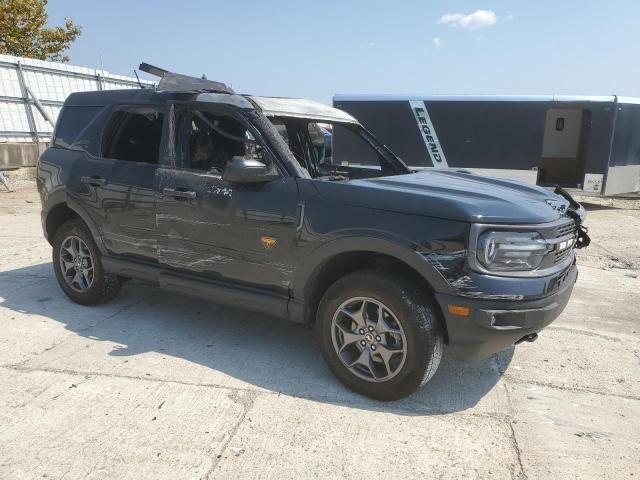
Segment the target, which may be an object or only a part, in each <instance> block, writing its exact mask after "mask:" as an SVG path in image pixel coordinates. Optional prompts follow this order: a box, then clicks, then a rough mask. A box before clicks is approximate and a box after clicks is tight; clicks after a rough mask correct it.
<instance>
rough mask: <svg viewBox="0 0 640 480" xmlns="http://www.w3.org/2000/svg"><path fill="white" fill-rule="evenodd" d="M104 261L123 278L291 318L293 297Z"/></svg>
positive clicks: (157, 268)
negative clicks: (289, 312)
mask: <svg viewBox="0 0 640 480" xmlns="http://www.w3.org/2000/svg"><path fill="white" fill-rule="evenodd" d="M101 260H102V266H103V267H104V269H105V270H106V271H107V272H110V273H115V274H116V275H120V276H122V277H128V278H135V279H137V280H143V281H146V282H150V283H154V284H156V285H159V286H160V288H163V289H166V290H169V291H172V292H175V293H179V294H182V295H187V296H191V297H195V298H199V299H202V300H207V301H211V302H215V303H219V304H222V305H228V306H231V307H236V308H240V309H245V310H252V311H256V312H260V313H265V314H267V315H273V316H276V317H280V318H283V319H289V315H288V312H287V304H288V302H289V298H288V297H286V296H284V295H277V294H274V293H271V292H266V291H264V290H260V289H257V288H251V287H246V286H243V285H230V284H223V283H220V282H212V281H207V280H203V279H201V278H198V277H195V276H192V275H188V274H180V273H176V272H172V271H168V270H165V269H163V268H162V267H160V266H157V265H151V264H146V263H142V262H136V261H133V260H123V259H121V258H115V257H108V256H104V257H102V259H101Z"/></svg>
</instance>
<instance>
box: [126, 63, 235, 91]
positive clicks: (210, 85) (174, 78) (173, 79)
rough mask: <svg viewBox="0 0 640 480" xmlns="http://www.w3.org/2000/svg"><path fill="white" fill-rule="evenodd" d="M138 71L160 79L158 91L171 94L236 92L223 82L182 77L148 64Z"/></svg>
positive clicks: (141, 65) (142, 65) (141, 66)
mask: <svg viewBox="0 0 640 480" xmlns="http://www.w3.org/2000/svg"><path fill="white" fill-rule="evenodd" d="M138 70H140V71H142V72H146V73H148V74H150V75H155V76H156V77H160V81H159V82H158V87H157V89H158V90H165V91H171V92H215V93H229V94H234V93H236V92H234V91H233V89H232V88H231V87H229V86H227V85H225V84H224V83H222V82H214V81H212V80H206V79H203V78H196V77H190V76H188V75H181V74H179V73H173V72H170V71H168V70H165V69H163V68H159V67H154V66H153V65H150V64H148V63H144V62H142V63H141V64H140V66H139V67H138Z"/></svg>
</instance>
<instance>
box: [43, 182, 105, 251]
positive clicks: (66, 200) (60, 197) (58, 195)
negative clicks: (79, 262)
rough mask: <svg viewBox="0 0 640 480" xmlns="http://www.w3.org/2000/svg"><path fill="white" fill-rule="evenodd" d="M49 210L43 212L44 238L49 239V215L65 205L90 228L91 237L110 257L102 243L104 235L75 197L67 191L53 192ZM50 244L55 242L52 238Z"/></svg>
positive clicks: (99, 248) (49, 197)
mask: <svg viewBox="0 0 640 480" xmlns="http://www.w3.org/2000/svg"><path fill="white" fill-rule="evenodd" d="M46 205H47V209H46V210H43V212H42V229H43V230H44V236H45V238H47V230H46V225H47V223H46V221H47V218H48V217H49V214H50V213H51V211H52V210H53V209H55V208H56V207H58V206H60V205H65V206H66V207H68V208H69V209H70V210H73V212H74V213H75V214H76V215H78V217H80V218H81V219H82V221H83V222H84V223H85V225H86V226H87V227H88V228H89V231H90V232H91V236H92V237H93V240H94V241H95V242H96V246H97V247H98V250H99V251H100V253H101V254H102V255H108V252H107V249H106V247H105V245H104V242H103V241H102V235H101V234H100V230H99V229H98V228H97V226H96V224H95V222H94V221H93V220H92V219H91V216H90V215H89V214H88V213H87V211H86V209H85V208H84V207H83V206H82V203H81V202H78V201H77V200H76V199H74V198H73V196H70V195H68V194H67V192H66V191H64V190H60V191H57V192H52V193H50V194H49V196H48V199H47V202H46ZM47 240H48V241H49V243H51V242H52V241H53V239H52V238H47Z"/></svg>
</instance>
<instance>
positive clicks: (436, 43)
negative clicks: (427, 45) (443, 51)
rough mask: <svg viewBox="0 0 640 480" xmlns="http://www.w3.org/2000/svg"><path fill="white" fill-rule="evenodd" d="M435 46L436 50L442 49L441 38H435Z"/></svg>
mask: <svg viewBox="0 0 640 480" xmlns="http://www.w3.org/2000/svg"><path fill="white" fill-rule="evenodd" d="M433 45H434V46H435V47H436V48H440V47H441V46H442V40H440V37H434V39H433Z"/></svg>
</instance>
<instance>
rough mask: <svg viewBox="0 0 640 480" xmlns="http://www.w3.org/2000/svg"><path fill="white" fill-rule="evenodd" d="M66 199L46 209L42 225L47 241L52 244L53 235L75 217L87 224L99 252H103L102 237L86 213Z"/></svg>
mask: <svg viewBox="0 0 640 480" xmlns="http://www.w3.org/2000/svg"><path fill="white" fill-rule="evenodd" d="M68 200H69V199H67V201H61V202H59V203H56V204H55V205H53V206H52V207H50V208H49V209H48V210H47V213H46V216H45V219H44V225H43V226H44V232H45V236H46V238H47V241H48V242H49V244H50V245H52V244H53V237H54V236H55V234H56V232H57V231H58V230H59V229H60V227H61V226H62V225H64V224H65V223H66V222H68V221H69V220H73V219H75V218H77V219H79V220H81V221H82V222H83V223H84V224H85V225H86V226H87V228H88V229H89V231H90V232H91V235H92V236H93V239H94V241H95V242H96V245H97V246H98V250H100V253H103V254H104V253H105V249H104V244H103V243H102V237H101V236H100V235H99V234H98V231H97V229H96V228H95V225H94V224H93V222H92V221H91V220H90V217H89V215H87V214H86V213H85V212H84V211H83V210H82V208H79V207H77V206H76V205H75V204H74V203H73V202H69V201H68Z"/></svg>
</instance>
